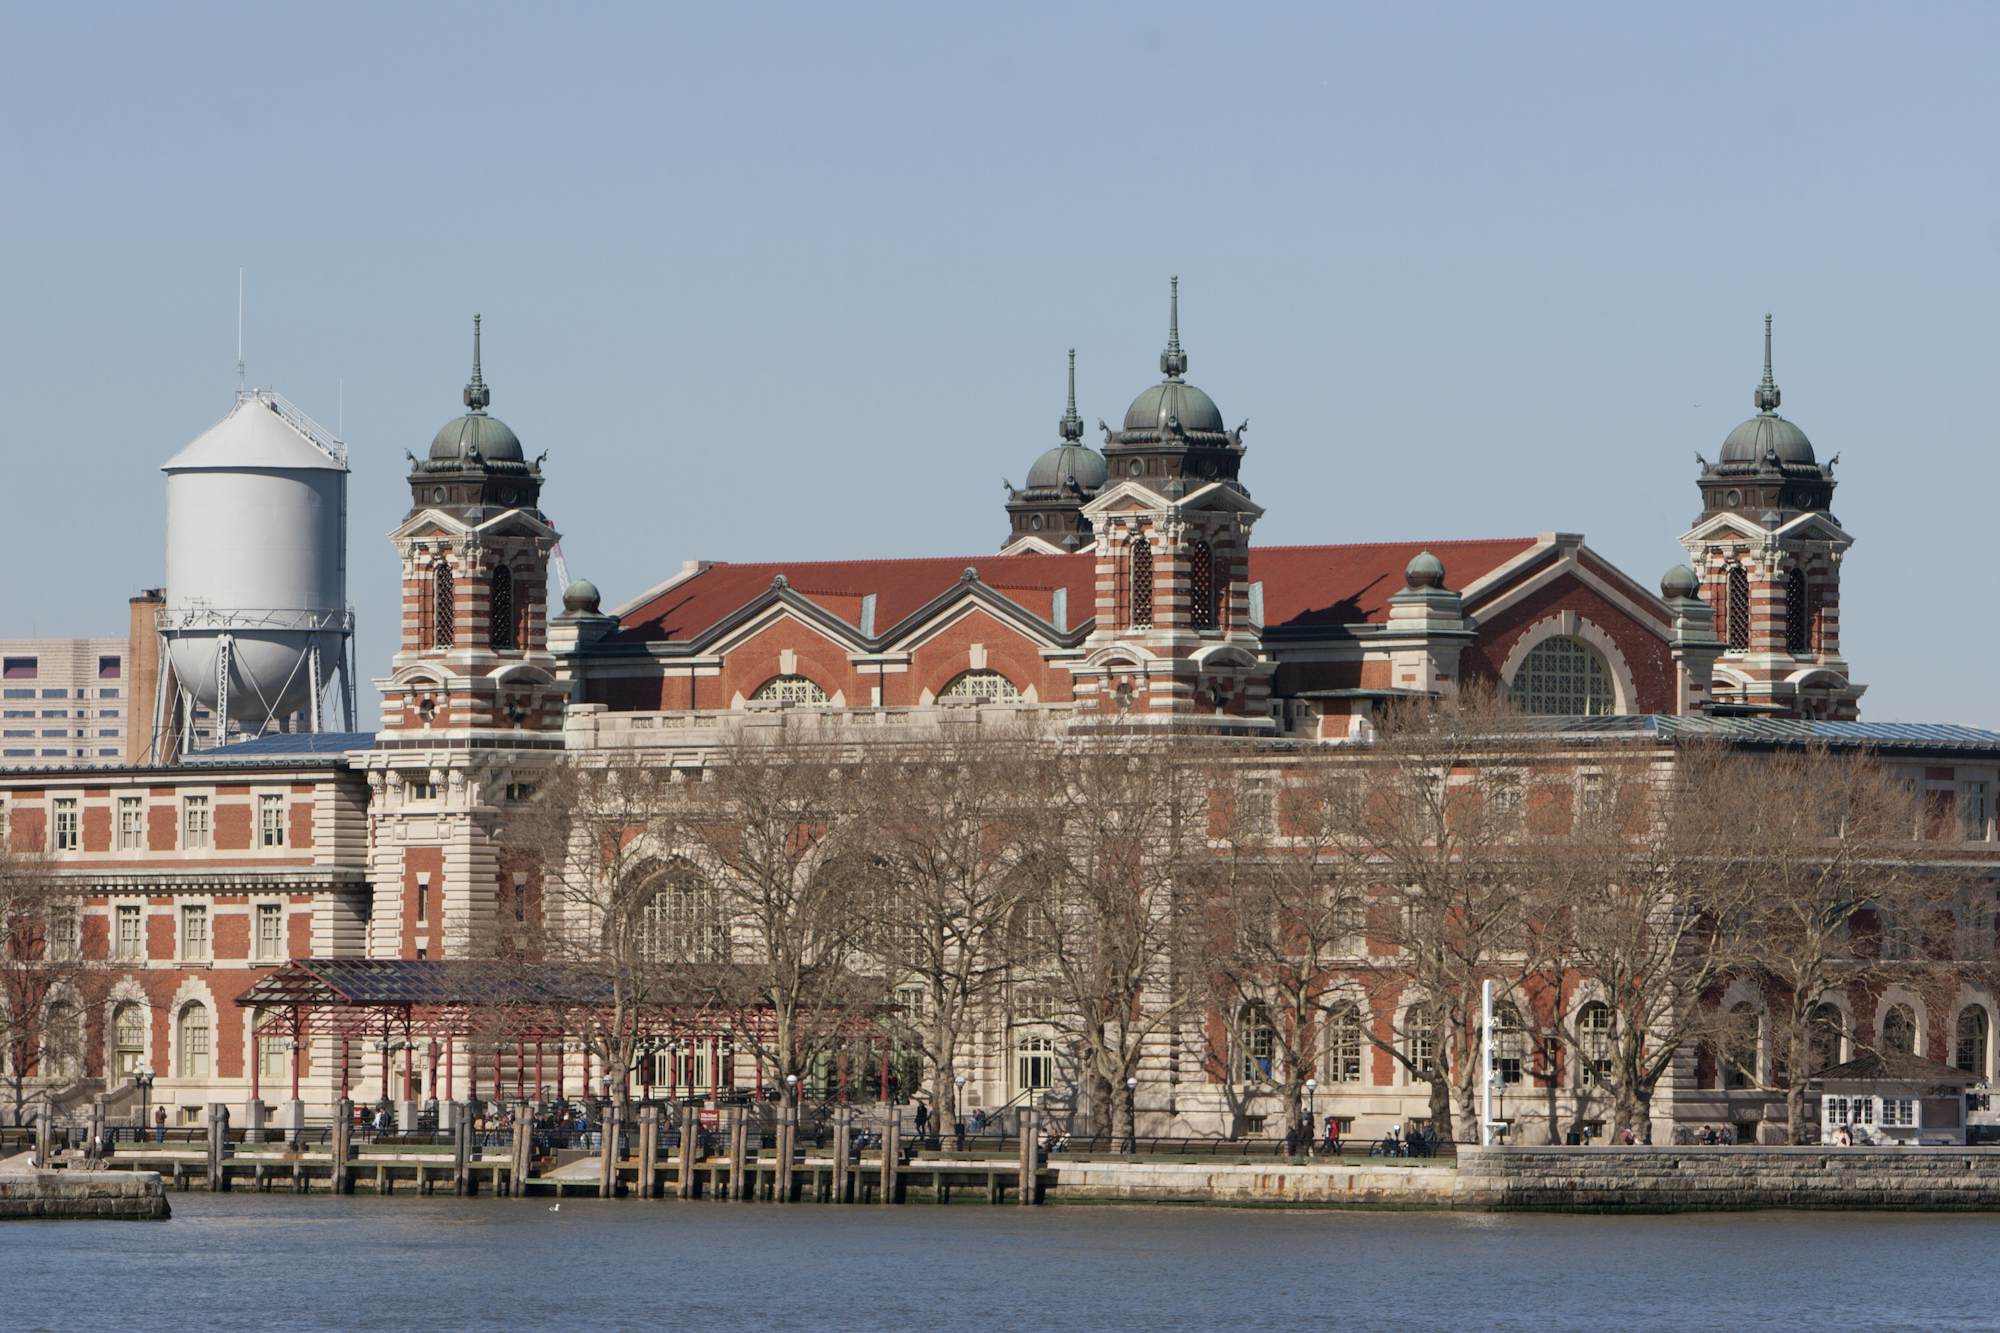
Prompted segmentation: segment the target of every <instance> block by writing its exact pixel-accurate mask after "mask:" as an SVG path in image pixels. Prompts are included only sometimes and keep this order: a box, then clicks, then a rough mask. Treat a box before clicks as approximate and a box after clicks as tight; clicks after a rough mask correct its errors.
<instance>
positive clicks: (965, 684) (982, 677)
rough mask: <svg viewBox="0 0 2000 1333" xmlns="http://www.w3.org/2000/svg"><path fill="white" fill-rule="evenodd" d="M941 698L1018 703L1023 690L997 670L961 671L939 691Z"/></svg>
mask: <svg viewBox="0 0 2000 1333" xmlns="http://www.w3.org/2000/svg"><path fill="white" fill-rule="evenodd" d="M938 698H940V699H983V700H986V701H987V702H989V703H996V704H1017V703H1019V702H1021V691H1020V688H1019V687H1018V686H1016V685H1015V684H1014V682H1013V681H1011V680H1008V679H1007V678H1006V677H1005V676H1003V675H1001V674H1000V673H999V672H997V671H961V672H959V673H958V674H957V675H956V676H953V677H952V679H951V683H950V684H949V685H946V686H945V687H944V689H942V690H940V691H939V692H938Z"/></svg>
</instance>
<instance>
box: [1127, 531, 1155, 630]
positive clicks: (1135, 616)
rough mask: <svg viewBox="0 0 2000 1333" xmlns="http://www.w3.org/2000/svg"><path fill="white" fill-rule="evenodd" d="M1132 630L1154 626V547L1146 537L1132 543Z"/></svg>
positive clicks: (1136, 539) (1135, 539)
mask: <svg viewBox="0 0 2000 1333" xmlns="http://www.w3.org/2000/svg"><path fill="white" fill-rule="evenodd" d="M1131 620H1132V628H1134V629H1151V628H1152V626H1153V547H1152V544H1151V543H1150V542H1148V541H1147V540H1146V539H1145V538H1144V537H1138V538H1134V539H1133V542H1132V616H1131Z"/></svg>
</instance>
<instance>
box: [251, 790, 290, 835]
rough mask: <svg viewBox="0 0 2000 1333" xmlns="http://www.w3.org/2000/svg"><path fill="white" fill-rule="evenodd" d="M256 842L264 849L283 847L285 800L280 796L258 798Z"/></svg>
mask: <svg viewBox="0 0 2000 1333" xmlns="http://www.w3.org/2000/svg"><path fill="white" fill-rule="evenodd" d="M257 841H258V843H259V845H261V846H264V847H283V846H284V845H285V798H284V797H282V796H259V797H258V798H257Z"/></svg>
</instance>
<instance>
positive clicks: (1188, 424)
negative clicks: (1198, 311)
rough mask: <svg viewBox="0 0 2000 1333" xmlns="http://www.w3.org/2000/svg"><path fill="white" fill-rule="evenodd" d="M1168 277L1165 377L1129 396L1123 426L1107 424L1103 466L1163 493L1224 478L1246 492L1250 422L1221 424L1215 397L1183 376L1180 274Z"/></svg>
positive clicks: (1119, 476) (1117, 475) (1163, 355)
mask: <svg viewBox="0 0 2000 1333" xmlns="http://www.w3.org/2000/svg"><path fill="white" fill-rule="evenodd" d="M1170 282H1171V288H1170V295H1169V297H1168V306H1167V348H1166V350H1165V351H1163V352H1161V353H1160V373H1161V375H1162V376H1163V377H1164V378H1162V379H1161V380H1160V382H1159V383H1158V384H1155V385H1153V386H1152V387H1151V388H1150V389H1147V390H1146V391H1145V392H1144V393H1142V394H1140V395H1139V396H1138V397H1137V398H1134V399H1133V400H1132V406H1131V407H1129V408H1127V409H1126V411H1125V428H1124V429H1123V430H1118V431H1113V430H1111V429H1110V428H1108V427H1106V428H1105V437H1106V438H1105V444H1104V464H1105V468H1106V470H1107V471H1108V472H1109V474H1110V477H1111V480H1112V481H1113V482H1114V483H1115V482H1121V481H1141V482H1144V483H1145V484H1146V485H1147V486H1150V487H1152V488H1153V489H1154V490H1156V491H1159V492H1160V493H1161V494H1162V495H1167V496H1175V495H1181V494H1185V493H1186V492H1187V491H1190V490H1193V489H1194V488H1195V487H1197V486H1204V485H1207V484H1208V483H1209V482H1211V481H1226V482H1228V483H1230V484H1231V485H1232V486H1235V487H1236V488H1237V489H1238V490H1240V491H1243V493H1244V494H1245V495H1248V494H1249V493H1250V492H1249V491H1248V490H1246V489H1244V486H1243V483H1242V481H1241V479H1240V474H1241V473H1242V470H1243V430H1244V427H1245V426H1248V425H1249V424H1250V423H1249V422H1247V421H1246V422H1244V423H1243V425H1242V426H1238V427H1237V428H1236V429H1235V430H1227V429H1225V428H1224V427H1223V424H1222V411H1221V409H1219V408H1218V407H1216V405H1215V400H1214V399H1213V398H1210V397H1209V396H1208V395H1207V394H1205V393H1203V392H1202V391H1201V390H1200V389H1197V388H1195V387H1194V385H1192V384H1189V383H1188V382H1187V381H1186V380H1184V379H1182V378H1181V377H1182V376H1183V375H1185V374H1187V368H1188V357H1187V352H1186V351H1184V350H1183V349H1182V347H1181V280H1180V279H1179V278H1178V277H1175V278H1173V279H1171V280H1170ZM1100 424H1101V423H1100Z"/></svg>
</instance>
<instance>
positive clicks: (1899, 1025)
mask: <svg viewBox="0 0 2000 1333" xmlns="http://www.w3.org/2000/svg"><path fill="white" fill-rule="evenodd" d="M1882 1049H1883V1050H1884V1051H1902V1052H1904V1053H1905V1054H1908V1055H1914V1054H1916V1050H1917V1016H1916V1014H1915V1013H1913V1012H1911V1009H1910V1006H1909V1005H1907V1004H1892V1005H1890V1006H1889V1011H1888V1012H1887V1013H1885V1014H1883V1015H1882Z"/></svg>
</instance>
